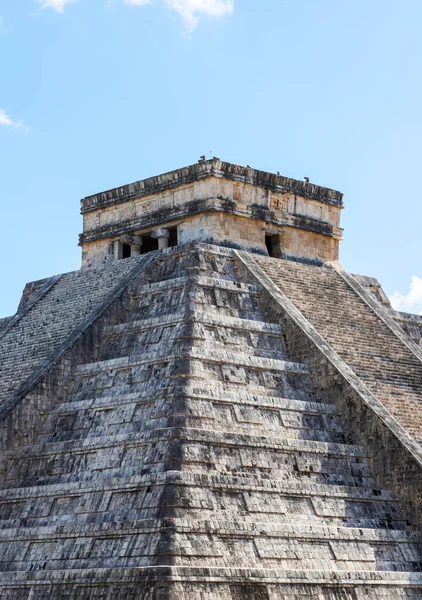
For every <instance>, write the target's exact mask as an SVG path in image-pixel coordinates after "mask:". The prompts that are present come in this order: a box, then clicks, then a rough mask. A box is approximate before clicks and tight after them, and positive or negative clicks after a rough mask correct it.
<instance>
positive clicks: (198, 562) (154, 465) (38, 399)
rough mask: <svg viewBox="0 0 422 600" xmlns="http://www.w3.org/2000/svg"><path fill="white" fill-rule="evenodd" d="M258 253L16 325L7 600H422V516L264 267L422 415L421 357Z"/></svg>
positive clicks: (353, 363)
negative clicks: (304, 339)
mask: <svg viewBox="0 0 422 600" xmlns="http://www.w3.org/2000/svg"><path fill="white" fill-rule="evenodd" d="M248 260H249V261H250V262H249V263H248V261H247V260H246V259H245V258H244V256H243V255H238V254H236V252H234V251H232V250H229V249H223V248H218V247H213V246H207V245H201V244H190V245H186V246H179V247H176V248H173V249H167V250H163V251H158V252H155V253H152V255H149V256H148V257H145V258H144V257H139V258H132V259H128V260H127V261H119V262H118V263H113V264H112V265H106V266H104V267H103V271H101V268H99V267H98V268H97V267H96V269H95V270H89V269H87V270H85V271H81V272H80V273H79V274H78V275H77V276H76V275H75V274H69V275H65V276H62V277H61V278H60V279H58V280H57V281H54V282H51V281H50V282H49V283H48V284H44V285H45V287H44V288H41V292H40V290H39V292H38V295H37V297H36V298H35V297H33V299H32V303H31V300H29V301H28V302H29V303H30V305H27V307H26V312H25V308H23V312H22V314H21V315H20V317H19V318H17V319H15V320H14V322H12V323H11V324H8V325H7V326H6V327H5V329H4V330H3V336H2V338H1V344H2V346H1V348H2V350H1V351H2V352H3V353H4V356H6V354H7V348H8V347H9V348H12V351H13V348H14V347H15V346H14V344H17V340H18V339H19V336H23V340H24V343H23V345H22V352H21V354H20V355H19V357H18V359H17V363H16V365H17V373H16V377H15V379H13V378H12V377H11V373H12V366H8V365H9V364H10V365H12V363H11V361H9V362H7V364H6V368H5V371H4V380H3V379H2V380H1V383H0V389H1V390H5V391H4V394H5V395H4V396H3V398H4V402H5V405H8V403H10V397H13V398H14V405H13V406H12V405H10V407H9V409H8V410H9V412H8V413H7V415H9V416H8V417H7V419H8V421H7V427H6V425H5V427H4V431H5V432H7V436H6V438H5V442H4V448H3V454H2V463H1V481H2V486H1V489H0V589H1V597H2V598H3V597H4V598H7V599H9V600H12V599H13V600H22V599H24V598H31V600H35V599H36V600H38V599H41V598H58V599H60V598H63V599H69V600H70V599H76V598H82V599H86V600H88V599H90V600H94V599H95V600H97V599H98V600H99V599H100V598H101V599H108V600H111V598H113V599H119V598H121V599H123V598H130V599H145V600H164V599H165V600H173V599H176V598H189V599H192V600H194V599H197V598H198V599H199V598H202V599H205V600H214V599H220V600H252V599H254V600H255V599H257V600H284V599H287V598H289V599H294V600H308V599H310V598H321V599H324V600H362V599H363V598H369V599H370V600H386V599H387V598H392V597H395V598H398V599H399V600H405V599H406V600H416V599H417V598H420V597H422V579H421V575H420V564H421V562H420V561H421V553H422V532H421V531H420V530H419V526H418V525H419V524H418V522H416V521H413V520H412V519H411V518H410V517H409V514H408V513H407V512H406V510H403V506H405V505H404V504H403V498H402V497H398V496H397V492H396V489H395V488H394V486H392V487H390V486H388V485H382V484H383V481H382V480H381V479H380V477H379V476H378V473H377V471H376V469H375V468H374V465H375V466H376V461H375V463H374V454H373V452H372V450H371V446H370V445H368V443H367V440H366V439H365V438H364V437H362V436H358V435H356V432H355V431H354V430H353V429H351V428H350V427H349V425H348V423H349V421H348V419H347V415H345V414H344V412H343V409H342V406H343V405H342V400H341V398H340V396H341V394H342V389H341V387H339V386H338V385H337V384H336V385H337V387H336V385H333V389H335V390H336V393H331V395H330V398H327V397H325V395H324V393H323V392H324V390H323V389H322V388H321V386H320V385H319V383H318V382H319V379H318V368H316V366H315V362H312V361H309V360H308V356H307V354H306V353H304V355H303V360H302V359H301V357H300V356H299V353H298V352H297V347H296V346H295V344H294V343H293V341H292V340H293V337H292V331H291V329H289V327H287V325H286V321H285V320H284V319H282V318H280V316H279V313H278V312H277V310H272V309H271V304H272V303H273V304H274V306H275V304H276V303H275V301H273V300H271V299H269V296H268V290H267V287H268V286H267V283H266V280H265V282H264V283H265V285H264V284H263V285H261V283H260V282H259V280H258V279H257V277H256V274H257V272H258V271H257V270H256V269H257V268H258V270H259V272H260V273H263V274H264V275H265V276H267V277H270V278H271V280H272V282H273V284H274V285H275V284H276V287H277V289H278V290H282V291H283V292H284V294H285V295H287V296H288V297H289V299H290V301H291V302H292V303H293V304H294V305H295V307H296V309H299V311H301V314H302V316H303V317H304V318H306V319H308V320H309V321H310V322H311V323H312V324H313V325H314V327H315V328H316V329H317V330H318V331H319V332H320V334H321V335H323V336H324V339H325V340H326V343H327V344H329V345H330V347H331V346H332V347H333V348H334V349H335V352H337V353H338V354H339V355H341V357H342V358H343V360H344V361H346V362H347V363H348V365H349V366H350V368H351V369H352V370H353V372H354V373H355V374H356V375H357V377H359V378H361V379H362V381H365V383H366V384H367V385H368V386H369V387H371V386H373V387H372V388H371V389H372V390H373V393H374V394H375V395H377V397H378V396H379V400H380V401H381V402H382V403H384V404H385V406H387V407H390V405H389V404H388V402H391V401H392V400H391V398H396V400H397V398H399V394H400V393H404V392H403V390H409V389H410V390H411V394H410V397H409V402H410V404H412V403H415V402H419V401H420V399H418V398H419V396H418V394H419V377H420V381H421V384H422V375H421V373H422V369H421V367H420V364H419V363H418V359H417V357H415V356H414V355H412V353H411V351H410V350H409V349H408V348H407V347H406V346H405V345H404V344H403V342H402V341H401V340H400V339H398V338H397V336H395V334H394V332H392V331H391V330H389V329H388V328H387V329H386V326H385V324H384V323H383V322H382V321H381V320H380V319H379V317H378V316H377V315H376V314H375V313H374V312H373V311H371V308H370V307H369V306H368V305H366V304H365V303H364V302H363V301H362V300H361V299H359V298H357V297H356V298H355V296H356V294H355V296H353V294H354V291H353V290H351V288H350V286H348V284H347V282H346V281H345V280H344V279H342V278H341V277H340V276H339V275H338V273H336V272H335V271H334V270H331V269H324V268H319V267H308V266H306V267H305V266H303V265H298V264H295V263H291V262H288V261H282V260H273V259H264V258H259V257H258V258H255V260H253V259H252V258H251V257H250V258H249V259H248ZM252 263H253V264H252ZM245 265H246V266H245ZM119 269H120V271H119ZM103 277H104V279H103ZM76 281H77V282H78V283H77V285H76V283H75V282H76ZM60 286H62V288H60ZM63 286H64V287H63ZM306 286H308V287H306ZM65 288H66V289H67V290H69V291H68V295H66V294H65ZM72 289H73V290H74V291H73V293H71V291H70V290H72ZM91 291H92V294H91ZM63 294H65V295H63ZM81 294H82V295H84V299H83V302H84V303H85V304H84V305H83V306H82V305H81V306H82V307H81V310H80V312H78V311H77V309H76V308H72V307H76V305H77V302H76V297H77V296H78V295H81ZM85 296H86V297H85ZM105 297H107V301H106V302H105ZM66 298H67V299H68V300H66ZM60 299H61V300H62V302H63V305H62V306H61V308H60V310H58V312H57V311H54V313H52V314H53V320H54V329H53V330H52V334H51V344H50V346H48V344H47V341H46V340H47V339H48V336H49V333H48V332H49V327H48V324H46V325H42V323H43V322H44V321H43V320H44V319H47V321H48V318H47V315H48V314H49V311H50V310H52V307H55V303H59V302H58V300H60ZM75 302H76V304H75ZM349 304H350V306H349ZM343 305H344V306H343ZM346 305H347V306H346ZM329 306H331V307H333V308H332V310H331V313H330V314H328V307H329ZM347 307H348V308H347ZM346 308H347V310H346ZM62 313H63V323H62V327H61V326H60V321H61V319H62V317H61V315H62ZM361 313H362V315H361ZM341 314H344V321H345V322H344V327H342V326H340V324H339V319H340V316H341ZM360 318H362V323H363V329H364V333H361V332H359V327H358V326H357V320H358V319H360ZM72 321H73V329H72ZM33 327H35V329H33ZM37 327H40V329H37ZM42 327H44V329H42ZM366 328H367V329H366ZM73 330H75V331H77V332H78V334H77V335H78V336H79V337H77V336H76V337H75V334H74V333H72V332H73ZM31 331H40V332H41V333H40V335H41V339H42V340H44V341H42V344H41V349H40V352H39V354H37V352H38V351H37V349H36V348H37V347H36V344H35V345H34V341H32V342H30V341H28V342H27V341H26V340H30V338H31V335H32V334H31ZM365 332H366V333H365ZM34 335H35V334H34ZM37 335H38V334H37ZM72 335H73V338H72ZM43 336H44V337H43ZM72 339H73V342H72V341H71V340H72ZM72 343H73V345H72ZM75 344H76V345H75ZM380 344H381V345H380ZM81 348H83V351H81ZM32 353H33V354H34V356H33V359H31V360H29V359H28V361H27V362H26V358H25V357H29V356H31V355H32ZM323 358H324V357H323V356H322V355H321V359H320V364H321V370H322V369H323ZM47 363H48V364H47ZM63 365H65V366H63ZM43 368H44V371H42V369H43ZM33 372H37V374H38V375H37V377H38V378H37V379H34V380H33V383H32V388H31V389H30V390H29V388H28V389H26V388H25V389H26V391H25V393H23V392H22V389H23V388H22V385H23V384H25V385H27V383H25V382H28V381H29V380H30V378H31V376H32V373H33ZM2 377H3V374H2ZM332 378H333V381H334V382H337V383H338V381H340V379H341V376H340V375H338V374H332ZM0 379H1V378H0ZM12 380H13V381H14V382H15V388H16V389H12V387H11V382H12ZM378 380H379V388H377V386H376V384H377V381H378ZM389 386H390V387H389ZM16 390H18V391H19V390H20V392H19V393H18V394H16ZM6 392H7V393H6ZM336 394H337V395H336ZM21 397H22V398H23V399H21ZM391 406H392V405H391ZM31 411H32V412H31ZM10 414H12V415H15V414H16V415H19V414H22V415H24V421H25V422H24V424H23V425H22V427H24V425H25V423H27V422H30V423H31V435H29V436H26V437H23V436H22V435H20V431H21V430H20V429H19V428H17V429H16V430H14V429H13V427H12V426H11V423H13V422H14V421H13V420H12V421H11V420H10V419H11V417H10ZM396 416H397V417H400V414H397V415H396ZM16 418H17V417H16ZM417 423H418V421H417V418H416V417H415V419H414V421H413V424H412V427H413V428H412V427H411V426H410V424H409V430H410V431H411V432H412V433H414V432H416V431H417V427H418V425H417ZM404 425H406V423H404ZM400 439H401V438H400ZM397 443H399V442H397ZM381 450H382V449H381ZM403 452H404V451H403ZM406 452H407V450H406ZM409 452H410V450H409ZM412 456H413V455H412ZM409 460H410V459H409ZM386 481H387V483H388V482H389V481H388V479H387V480H386Z"/></svg>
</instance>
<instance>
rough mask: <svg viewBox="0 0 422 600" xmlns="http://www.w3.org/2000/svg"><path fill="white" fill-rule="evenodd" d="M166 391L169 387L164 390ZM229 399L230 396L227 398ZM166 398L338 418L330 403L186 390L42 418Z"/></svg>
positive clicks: (77, 405) (64, 409) (107, 398)
mask: <svg viewBox="0 0 422 600" xmlns="http://www.w3.org/2000/svg"><path fill="white" fill-rule="evenodd" d="M168 389H169V390H170V389H171V388H168ZM230 396H233V397H230ZM170 398H184V399H187V400H199V401H206V402H213V403H214V402H215V403H216V404H229V405H233V404H235V405H240V406H250V407H253V408H257V409H260V408H262V409H265V410H274V411H280V410H282V411H286V412H300V413H302V412H303V413H307V414H312V415H332V416H338V415H339V412H338V409H337V407H336V406H335V405H334V404H328V403H324V402H321V403H318V402H306V401H305V400H295V399H292V398H282V397H281V396H280V397H277V396H273V397H272V398H273V399H274V400H273V401H272V402H270V400H271V397H265V396H255V397H252V395H248V394H242V393H241V392H240V391H239V393H238V394H232V393H227V394H226V395H225V396H213V395H211V394H198V393H194V392H193V391H190V390H188V388H181V389H180V391H168V392H167V393H163V392H162V391H161V390H158V391H156V392H154V393H147V392H145V393H144V392H141V393H136V392H135V393H132V394H121V395H120V394H119V395H117V394H116V395H104V396H99V397H97V398H92V399H90V400H77V401H74V402H63V403H62V404H59V405H58V406H55V407H53V408H52V409H48V410H45V412H42V413H41V414H42V415H53V414H61V413H73V412H75V411H79V410H90V409H93V410H95V409H97V408H98V409H101V408H103V407H107V408H109V407H117V406H124V405H128V404H145V405H147V404H155V403H157V402H158V401H160V400H166V399H170Z"/></svg>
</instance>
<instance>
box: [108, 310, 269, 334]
mask: <svg viewBox="0 0 422 600" xmlns="http://www.w3.org/2000/svg"><path fill="white" fill-rule="evenodd" d="M190 322H194V323H200V324H204V325H217V326H219V325H220V326H223V327H229V328H231V329H238V330H240V331H248V332H250V331H257V332H259V333H268V334H272V335H275V336H280V335H281V326H280V325H278V324H277V323H270V322H267V321H255V320H253V319H242V318H240V317H230V316H229V315H223V314H219V313H218V312H217V311H211V310H206V311H203V310H193V311H192V310H186V311H184V312H183V313H182V312H176V313H171V314H169V315H162V316H161V317H155V318H151V319H148V318H147V319H137V320H135V321H132V322H127V323H120V324H117V325H108V326H107V327H106V328H105V330H104V333H105V336H111V335H117V334H121V333H127V332H133V331H137V332H139V331H146V330H148V329H153V328H155V327H159V326H166V325H173V324H174V325H175V324H177V323H190Z"/></svg>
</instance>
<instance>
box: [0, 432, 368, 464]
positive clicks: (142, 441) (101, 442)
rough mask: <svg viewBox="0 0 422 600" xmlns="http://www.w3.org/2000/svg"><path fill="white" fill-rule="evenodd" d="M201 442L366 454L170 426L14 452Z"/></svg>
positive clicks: (359, 449) (16, 455) (346, 447)
mask: <svg viewBox="0 0 422 600" xmlns="http://www.w3.org/2000/svg"><path fill="white" fill-rule="evenodd" d="M176 440H177V441H181V442H198V443H201V444H203V445H204V447H205V445H207V444H211V445H217V446H224V447H225V448H229V447H234V448H237V449H242V448H243V449H244V448H247V447H250V448H252V449H255V450H258V449H259V450H260V451H263V450H274V451H279V452H283V451H284V452H288V453H289V452H298V453H311V454H317V455H324V456H325V457H326V458H328V457H337V456H345V457H352V456H353V457H366V456H367V454H366V451H365V448H364V447H363V446H357V445H350V444H340V443H329V442H318V441H311V440H295V439H292V440H288V439H284V438H281V437H271V436H263V435H260V436H253V435H248V434H246V433H231V432H219V431H207V430H203V429H184V428H174V427H169V428H166V429H157V430H154V431H143V432H137V433H131V434H128V435H113V436H101V437H97V438H94V437H93V438H88V439H85V440H83V442H82V443H81V441H80V440H77V441H71V442H52V443H48V444H30V445H23V446H21V447H20V448H19V449H18V450H16V451H14V452H13V453H10V454H9V455H8V457H9V458H10V459H11V460H14V461H18V460H22V459H24V458H26V459H32V458H34V457H36V456H42V455H45V456H49V455H53V454H54V455H57V454H62V453H78V454H83V453H87V452H94V451H96V450H100V449H105V448H113V447H115V448H117V447H121V448H122V450H123V448H124V447H127V446H130V447H133V448H135V447H139V446H146V445H148V444H151V443H154V444H155V443H156V442H157V441H160V442H162V443H165V442H166V441H176Z"/></svg>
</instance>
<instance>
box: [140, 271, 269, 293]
mask: <svg viewBox="0 0 422 600" xmlns="http://www.w3.org/2000/svg"><path fill="white" fill-rule="evenodd" d="M188 285H197V286H201V287H212V288H217V289H223V290H227V291H230V292H238V293H241V294H242V293H243V294H253V295H257V294H259V293H260V289H259V286H258V285H255V284H251V283H243V282H241V281H235V280H232V279H222V278H221V277H219V276H218V275H217V276H216V277H209V276H206V275H200V274H198V273H193V274H190V275H188V276H184V277H183V276H182V277H173V278H172V279H164V280H162V281H157V282H154V283H148V284H145V285H143V286H140V287H139V288H138V289H137V290H136V291H135V293H134V294H133V295H134V297H135V298H137V297H139V296H144V295H145V294H151V293H155V292H161V291H165V290H170V289H177V288H183V287H185V286H188Z"/></svg>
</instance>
